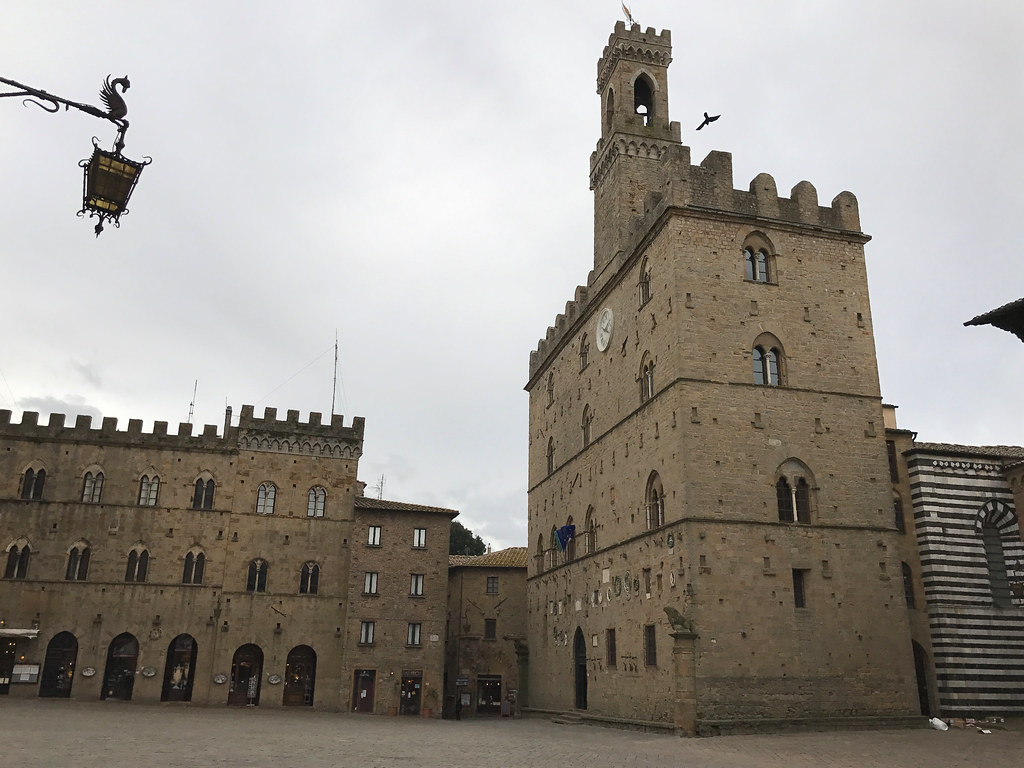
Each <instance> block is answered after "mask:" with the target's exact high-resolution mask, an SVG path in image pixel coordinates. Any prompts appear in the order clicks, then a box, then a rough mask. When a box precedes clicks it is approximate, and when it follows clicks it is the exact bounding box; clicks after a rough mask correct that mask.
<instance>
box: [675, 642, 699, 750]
mask: <svg viewBox="0 0 1024 768" xmlns="http://www.w3.org/2000/svg"><path fill="white" fill-rule="evenodd" d="M669 634H670V635H671V636H672V641H673V642H672V672H673V674H674V676H675V711H674V713H673V719H674V721H675V726H676V728H678V729H679V731H680V732H682V733H683V734H684V735H686V736H696V735H697V664H696V653H695V651H696V645H697V635H696V634H695V633H694V632H686V631H681V630H675V631H673V632H670V633H669Z"/></svg>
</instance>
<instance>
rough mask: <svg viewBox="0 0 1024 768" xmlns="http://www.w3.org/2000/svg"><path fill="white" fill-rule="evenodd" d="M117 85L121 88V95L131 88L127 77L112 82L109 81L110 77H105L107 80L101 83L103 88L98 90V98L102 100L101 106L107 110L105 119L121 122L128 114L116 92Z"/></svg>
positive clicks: (122, 100) (119, 94)
mask: <svg viewBox="0 0 1024 768" xmlns="http://www.w3.org/2000/svg"><path fill="white" fill-rule="evenodd" d="M118 85H120V86H121V93H124V92H125V91H127V90H128V89H129V88H131V86H132V84H131V83H130V82H128V76H127V75H125V76H124V77H119V78H117V79H116V80H114V81H111V79H110V75H107V79H106V80H105V81H104V82H103V88H102V89H100V98H101V99H102V100H103V105H104V106H105V107H106V108H107V117H108V118H109V119H110V120H122V119H124V116H125V115H127V114H128V105H127V104H125V103H124V99H123V98H122V97H121V93H118V92H117V89H116V86H118Z"/></svg>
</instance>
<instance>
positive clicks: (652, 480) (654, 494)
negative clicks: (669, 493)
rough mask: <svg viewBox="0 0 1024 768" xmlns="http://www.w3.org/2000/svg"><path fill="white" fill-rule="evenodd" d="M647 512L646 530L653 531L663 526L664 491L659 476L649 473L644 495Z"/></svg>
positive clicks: (655, 473)
mask: <svg viewBox="0 0 1024 768" xmlns="http://www.w3.org/2000/svg"><path fill="white" fill-rule="evenodd" d="M644 498H645V508H646V511H647V529H648V530H653V529H655V528H660V527H661V526H663V525H664V524H665V489H664V488H662V485H661V476H660V475H659V474H658V473H657V472H651V476H650V477H649V478H647V492H646V493H645V494H644Z"/></svg>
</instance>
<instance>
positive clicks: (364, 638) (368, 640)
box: [359, 621, 373, 645]
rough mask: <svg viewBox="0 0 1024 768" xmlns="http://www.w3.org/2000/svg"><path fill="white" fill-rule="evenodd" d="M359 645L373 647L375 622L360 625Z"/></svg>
mask: <svg viewBox="0 0 1024 768" xmlns="http://www.w3.org/2000/svg"><path fill="white" fill-rule="evenodd" d="M359 644H360V645H373V622H372V621H364V622H362V623H361V624H360V625H359Z"/></svg>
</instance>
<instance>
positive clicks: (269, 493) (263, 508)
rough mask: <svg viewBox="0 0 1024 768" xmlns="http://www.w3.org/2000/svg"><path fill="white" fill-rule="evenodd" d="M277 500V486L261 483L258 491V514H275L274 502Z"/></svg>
mask: <svg viewBox="0 0 1024 768" xmlns="http://www.w3.org/2000/svg"><path fill="white" fill-rule="evenodd" d="M276 498H277V486H276V485H274V484H273V483H260V487H259V488H257V489H256V514H257V515H272V514H274V500H275V499H276Z"/></svg>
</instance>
